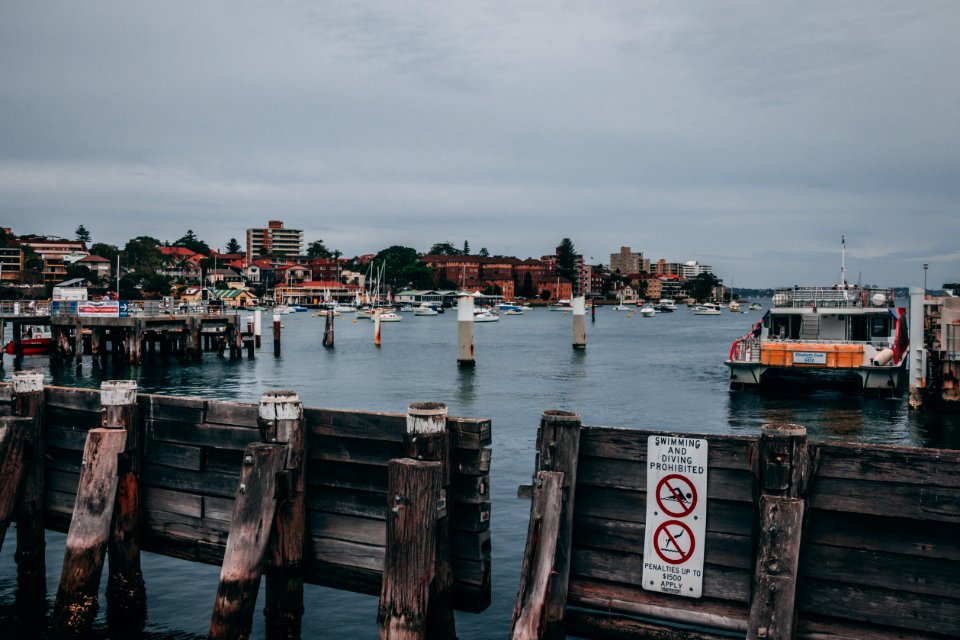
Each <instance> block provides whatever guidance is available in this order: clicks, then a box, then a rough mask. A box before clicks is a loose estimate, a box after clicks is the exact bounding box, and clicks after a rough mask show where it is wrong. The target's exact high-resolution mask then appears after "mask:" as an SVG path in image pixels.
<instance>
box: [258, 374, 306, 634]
mask: <svg viewBox="0 0 960 640" xmlns="http://www.w3.org/2000/svg"><path fill="white" fill-rule="evenodd" d="M257 424H258V426H259V429H260V437H261V438H262V439H263V440H264V442H268V443H271V444H282V445H285V451H286V456H285V461H284V463H283V467H282V475H281V478H282V480H283V482H282V488H283V491H282V492H281V495H280V497H279V502H278V504H277V507H276V512H275V513H274V517H273V532H274V535H273V537H272V538H271V544H270V547H269V548H268V550H267V557H266V569H265V573H266V602H265V603H264V611H263V615H264V618H265V619H266V630H267V638H268V640H294V639H298V638H300V624H301V618H302V617H303V570H304V566H303V560H304V541H305V537H306V518H307V507H306V465H305V463H306V446H307V444H306V430H305V428H304V421H303V405H302V404H301V402H300V397H299V395H298V394H297V393H296V392H295V391H270V392H267V393H264V394H263V395H262V396H261V397H260V408H259V418H258V421H257Z"/></svg>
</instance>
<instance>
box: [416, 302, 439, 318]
mask: <svg viewBox="0 0 960 640" xmlns="http://www.w3.org/2000/svg"><path fill="white" fill-rule="evenodd" d="M413 315H415V316H436V315H439V314H438V313H437V310H436V309H434V308H433V305H431V304H429V303H426V302H424V303H421V304H420V306H419V307H417V308H416V309H413Z"/></svg>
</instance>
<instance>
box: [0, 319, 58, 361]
mask: <svg viewBox="0 0 960 640" xmlns="http://www.w3.org/2000/svg"><path fill="white" fill-rule="evenodd" d="M21 335H22V336H23V337H21V338H20V347H21V349H23V355H25V356H41V355H44V354H47V353H50V350H51V349H52V348H53V336H52V334H51V333H50V327H46V326H31V325H27V326H25V327H24V328H23V333H22V334H21ZM4 351H6V352H7V353H8V354H10V355H16V354H15V353H14V351H13V340H11V341H10V342H8V343H7V346H6V347H4Z"/></svg>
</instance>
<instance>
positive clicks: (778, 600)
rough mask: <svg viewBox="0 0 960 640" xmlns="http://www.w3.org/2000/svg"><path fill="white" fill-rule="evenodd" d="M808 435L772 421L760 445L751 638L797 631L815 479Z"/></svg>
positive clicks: (781, 639) (777, 638) (769, 639)
mask: <svg viewBox="0 0 960 640" xmlns="http://www.w3.org/2000/svg"><path fill="white" fill-rule="evenodd" d="M806 436H807V430H806V429H805V428H804V427H801V426H798V425H792V424H768V425H764V427H763V435H761V437H760V442H759V444H758V452H759V453H758V458H759V465H760V490H761V495H760V544H759V547H758V548H757V554H758V555H757V562H756V569H755V573H754V585H755V586H754V591H753V597H752V600H751V602H750V617H749V619H748V623H747V624H748V626H747V638H748V639H749V640H760V639H763V640H790V639H792V638H793V635H794V629H795V627H796V590H797V574H798V570H799V565H800V542H801V534H802V531H803V513H804V506H805V503H804V500H803V496H804V495H805V494H806V489H807V484H808V480H809V477H810V458H809V454H808V452H807V442H806Z"/></svg>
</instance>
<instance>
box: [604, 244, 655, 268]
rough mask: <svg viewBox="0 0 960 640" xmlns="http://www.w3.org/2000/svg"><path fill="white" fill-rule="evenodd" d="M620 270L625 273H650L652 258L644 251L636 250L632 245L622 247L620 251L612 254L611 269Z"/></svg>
mask: <svg viewBox="0 0 960 640" xmlns="http://www.w3.org/2000/svg"><path fill="white" fill-rule="evenodd" d="M618 270H619V271H620V273H622V274H623V275H628V274H633V273H641V272H643V273H650V260H647V259H645V258H644V257H643V254H642V253H638V252H634V251H633V250H632V249H630V247H620V251H619V253H611V254H610V271H611V272H613V273H616V272H617V271H618Z"/></svg>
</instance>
